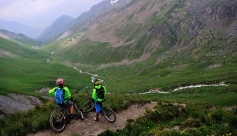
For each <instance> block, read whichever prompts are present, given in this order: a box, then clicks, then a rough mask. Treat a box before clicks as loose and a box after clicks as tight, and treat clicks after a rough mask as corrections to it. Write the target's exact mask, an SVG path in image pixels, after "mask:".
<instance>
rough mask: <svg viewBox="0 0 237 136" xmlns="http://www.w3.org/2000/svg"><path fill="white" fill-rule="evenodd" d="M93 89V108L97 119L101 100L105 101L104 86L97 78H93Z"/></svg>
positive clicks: (96, 119) (97, 119)
mask: <svg viewBox="0 0 237 136" xmlns="http://www.w3.org/2000/svg"><path fill="white" fill-rule="evenodd" d="M93 83H94V89H93V91H92V98H93V99H94V103H95V109H96V117H95V118H94V120H95V121H99V114H100V110H101V108H102V102H104V101H105V95H106V88H105V87H104V86H103V85H101V84H100V80H99V79H94V80H93Z"/></svg>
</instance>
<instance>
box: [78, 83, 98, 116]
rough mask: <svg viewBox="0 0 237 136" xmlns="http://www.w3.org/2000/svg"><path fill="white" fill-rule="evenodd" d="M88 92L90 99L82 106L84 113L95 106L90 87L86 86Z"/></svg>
mask: <svg viewBox="0 0 237 136" xmlns="http://www.w3.org/2000/svg"><path fill="white" fill-rule="evenodd" d="M86 93H87V98H88V101H87V102H86V103H85V104H83V105H82V107H81V111H82V112H83V113H87V112H90V111H91V110H92V109H94V108H95V105H94V100H93V98H92V97H91V95H90V94H89V92H88V87H86Z"/></svg>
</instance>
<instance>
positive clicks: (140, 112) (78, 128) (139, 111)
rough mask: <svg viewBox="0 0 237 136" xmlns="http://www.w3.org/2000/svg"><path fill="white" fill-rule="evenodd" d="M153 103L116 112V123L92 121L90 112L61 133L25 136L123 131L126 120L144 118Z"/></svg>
mask: <svg viewBox="0 0 237 136" xmlns="http://www.w3.org/2000/svg"><path fill="white" fill-rule="evenodd" d="M155 104H156V103H155V102H151V103H146V104H133V105H131V106H129V107H128V108H127V109H126V110H122V111H120V112H116V113H115V114H116V121H115V122H114V123H110V122H108V121H107V120H105V119H104V117H102V116H101V115H100V116H99V121H98V122H97V121H94V120H93V117H94V116H95V112H94V111H93V112H90V113H88V115H87V116H86V117H85V119H84V120H81V119H74V120H72V121H70V123H68V124H67V126H66V128H65V129H64V130H63V131H62V132H61V133H57V132H54V131H53V130H52V129H51V128H49V129H47V130H44V131H40V132H37V133H32V134H28V135H27V136H52V135H57V136H70V135H73V134H79V135H83V136H91V135H94V136H96V135H98V134H100V133H102V132H104V131H106V130H112V131H116V129H123V128H124V127H125V125H126V123H127V120H128V119H134V120H135V119H136V118H138V117H140V116H144V111H145V110H146V109H151V108H153V107H154V106H155Z"/></svg>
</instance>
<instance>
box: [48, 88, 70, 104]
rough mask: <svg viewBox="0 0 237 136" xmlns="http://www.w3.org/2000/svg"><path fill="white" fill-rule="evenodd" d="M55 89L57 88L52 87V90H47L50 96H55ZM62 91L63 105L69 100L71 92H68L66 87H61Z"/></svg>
mask: <svg viewBox="0 0 237 136" xmlns="http://www.w3.org/2000/svg"><path fill="white" fill-rule="evenodd" d="M56 88H57V87H54V88H53V89H51V90H49V95H50V96H55V90H56ZM63 89H64V90H65V95H64V103H65V102H67V101H69V100H70V99H71V92H70V91H69V89H68V88H67V87H63Z"/></svg>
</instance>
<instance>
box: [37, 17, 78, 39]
mask: <svg viewBox="0 0 237 136" xmlns="http://www.w3.org/2000/svg"><path fill="white" fill-rule="evenodd" d="M73 20H74V19H73V18H72V17H69V16H66V15H62V16H60V17H59V18H58V19H56V20H55V21H54V22H53V23H52V24H51V25H50V26H49V27H47V28H46V29H45V30H44V31H43V32H42V33H41V34H40V35H39V36H38V37H37V38H36V39H37V40H38V41H40V42H46V41H48V40H50V39H51V38H53V37H54V36H57V35H58V34H60V33H62V32H64V31H66V30H68V29H69V28H68V27H70V26H69V25H68V24H69V23H70V22H72V21H73Z"/></svg>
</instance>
